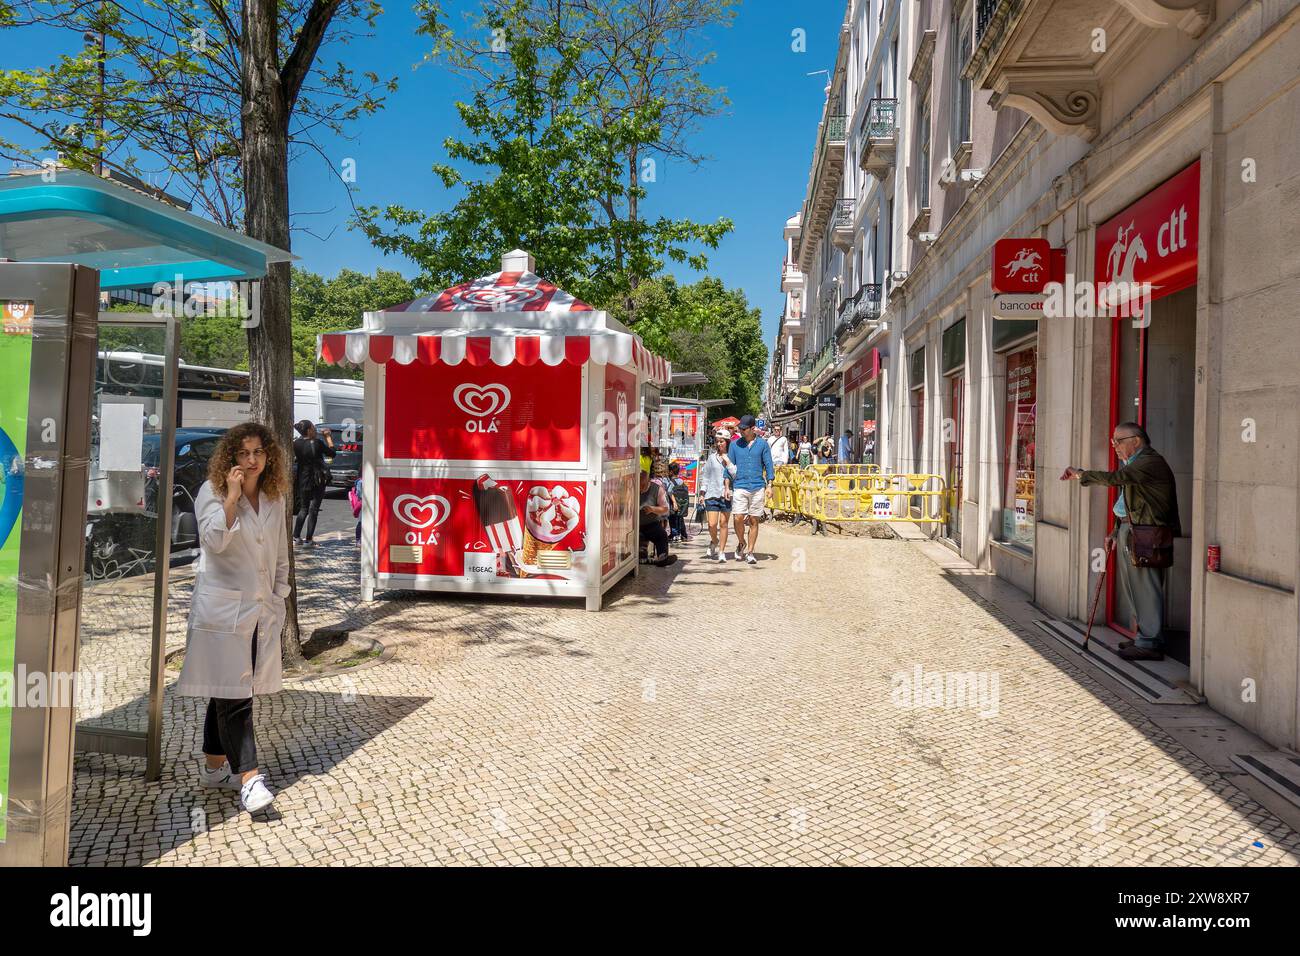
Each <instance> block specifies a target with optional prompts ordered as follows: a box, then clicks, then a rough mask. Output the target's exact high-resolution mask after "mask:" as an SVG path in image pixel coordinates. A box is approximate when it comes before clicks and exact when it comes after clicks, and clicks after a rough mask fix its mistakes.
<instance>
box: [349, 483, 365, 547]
mask: <svg viewBox="0 0 1300 956" xmlns="http://www.w3.org/2000/svg"><path fill="white" fill-rule="evenodd" d="M348 504H349V505H350V506H351V508H352V517H354V518H356V519H357V544H360V543H361V504H362V498H361V478H360V477H358V478H357V480H356V481H354V482H352V487H351V488H349V489H348Z"/></svg>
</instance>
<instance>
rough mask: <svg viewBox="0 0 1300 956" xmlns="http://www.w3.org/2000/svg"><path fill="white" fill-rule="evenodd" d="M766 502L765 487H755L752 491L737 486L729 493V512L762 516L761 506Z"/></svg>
mask: <svg viewBox="0 0 1300 956" xmlns="http://www.w3.org/2000/svg"><path fill="white" fill-rule="evenodd" d="M766 503H767V489H766V488H755V489H754V490H753V491H748V490H746V489H744V488H737V489H736V490H735V491H733V492H732V493H731V513H732V514H733V515H750V516H752V517H755V518H761V517H762V516H763V506H764V505H765V504H766Z"/></svg>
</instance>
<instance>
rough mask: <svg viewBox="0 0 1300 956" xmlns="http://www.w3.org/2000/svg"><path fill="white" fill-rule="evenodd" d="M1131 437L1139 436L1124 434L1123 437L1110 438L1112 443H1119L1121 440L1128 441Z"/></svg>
mask: <svg viewBox="0 0 1300 956" xmlns="http://www.w3.org/2000/svg"><path fill="white" fill-rule="evenodd" d="M1131 438H1137V435H1125V436H1123V437H1122V438H1112V439H1111V440H1110V443H1111V444H1112V445H1118V444H1119V443H1120V442H1122V441H1128V440H1129V439H1131Z"/></svg>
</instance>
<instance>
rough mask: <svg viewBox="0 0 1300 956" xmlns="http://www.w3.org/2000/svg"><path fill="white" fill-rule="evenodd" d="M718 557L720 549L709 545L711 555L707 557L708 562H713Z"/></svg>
mask: <svg viewBox="0 0 1300 956" xmlns="http://www.w3.org/2000/svg"><path fill="white" fill-rule="evenodd" d="M717 556H718V549H717V548H715V547H714V546H713V545H709V553H708V554H707V555H706V556H705V557H707V558H708V560H710V561H712V560H713V559H714V558H716V557H717Z"/></svg>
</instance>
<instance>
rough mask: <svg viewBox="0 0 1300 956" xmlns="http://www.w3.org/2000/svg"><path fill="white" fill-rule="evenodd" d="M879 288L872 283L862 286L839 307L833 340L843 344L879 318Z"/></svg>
mask: <svg viewBox="0 0 1300 956" xmlns="http://www.w3.org/2000/svg"><path fill="white" fill-rule="evenodd" d="M880 292H881V289H880V286H879V285H878V284H876V283H874V282H872V283H866V284H864V285H862V286H861V287H860V288H859V289H858V291H857V292H856V293H855V294H854V296H853V297H852V298H851V299H845V300H844V304H843V305H841V306H840V314H839V320H838V321H837V322H836V324H835V338H836V340H837V341H839V342H843V341H844V340H845V339H846V338H848V337H849V336H850V335H852V334H853V333H854V332H856V331H857V330H858V329H860V328H862V326H863V325H864V324H866V323H868V322H874V321H876V320H877V319H879V318H880Z"/></svg>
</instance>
